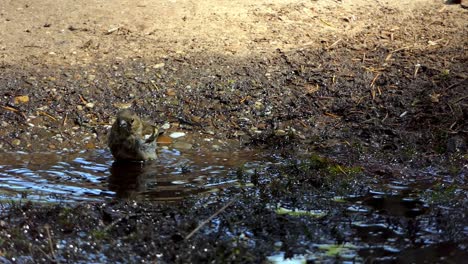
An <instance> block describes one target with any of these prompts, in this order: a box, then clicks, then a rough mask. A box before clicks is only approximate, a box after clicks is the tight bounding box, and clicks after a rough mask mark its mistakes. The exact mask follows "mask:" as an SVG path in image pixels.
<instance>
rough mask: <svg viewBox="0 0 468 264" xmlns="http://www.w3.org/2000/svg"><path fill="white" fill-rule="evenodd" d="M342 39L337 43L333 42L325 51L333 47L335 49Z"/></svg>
mask: <svg viewBox="0 0 468 264" xmlns="http://www.w3.org/2000/svg"><path fill="white" fill-rule="evenodd" d="M342 40H343V39H338V40H337V41H335V42H333V43H332V44H331V45H330V46H328V47H327V49H331V48H333V47H335V46H336V45H338V43H340V42H341V41H342Z"/></svg>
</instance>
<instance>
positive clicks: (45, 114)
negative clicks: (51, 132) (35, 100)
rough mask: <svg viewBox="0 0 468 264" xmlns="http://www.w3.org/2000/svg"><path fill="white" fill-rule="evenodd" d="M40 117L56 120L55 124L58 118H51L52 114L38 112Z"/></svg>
mask: <svg viewBox="0 0 468 264" xmlns="http://www.w3.org/2000/svg"><path fill="white" fill-rule="evenodd" d="M38 113H39V114H40V115H44V116H47V117H48V118H50V119H52V120H54V121H55V122H57V118H55V117H53V116H51V115H50V114H48V113H46V112H43V111H39V112H38Z"/></svg>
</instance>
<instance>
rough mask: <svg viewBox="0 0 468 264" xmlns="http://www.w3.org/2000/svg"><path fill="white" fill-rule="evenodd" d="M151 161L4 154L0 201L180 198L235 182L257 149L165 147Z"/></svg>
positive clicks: (92, 154) (88, 154)
mask: <svg viewBox="0 0 468 264" xmlns="http://www.w3.org/2000/svg"><path fill="white" fill-rule="evenodd" d="M158 155H159V159H158V160H156V161H151V162H147V163H139V162H127V163H116V162H114V160H113V158H112V155H111V154H110V152H109V151H107V150H94V151H82V152H76V153H70V152H61V153H60V152H58V153H24V152H16V153H0V200H19V199H24V198H27V199H29V200H35V201H44V202H73V201H99V200H102V199H105V198H108V197H121V198H132V199H148V200H161V201H162V200H168V201H176V200H180V199H183V198H184V197H186V196H188V195H190V194H195V193H202V192H213V191H216V190H218V189H219V188H223V187H227V186H232V185H235V184H236V182H237V180H236V177H235V172H236V170H237V168H238V167H239V166H244V168H246V169H248V168H249V167H254V166H256V165H258V162H259V160H260V156H261V155H260V154H259V153H258V152H250V151H243V152H228V153H225V152H213V151H211V152H209V153H205V152H202V151H200V150H184V151H180V150H177V149H173V148H172V149H162V150H161V151H160V153H159V154H158Z"/></svg>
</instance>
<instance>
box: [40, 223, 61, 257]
mask: <svg viewBox="0 0 468 264" xmlns="http://www.w3.org/2000/svg"><path fill="white" fill-rule="evenodd" d="M44 228H45V229H46V232H47V239H48V240H49V247H50V253H51V254H52V257H54V260H55V261H56V262H57V263H60V262H59V261H58V259H57V256H56V255H55V251H54V246H53V243H52V237H51V236H50V226H49V225H48V224H46V225H45V226H44Z"/></svg>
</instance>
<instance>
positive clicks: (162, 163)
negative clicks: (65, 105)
mask: <svg viewBox="0 0 468 264" xmlns="http://www.w3.org/2000/svg"><path fill="white" fill-rule="evenodd" d="M282 162H283V161H282V160H281V158H279V157H276V156H274V155H272V154H271V152H269V151H262V150H238V151H232V150H229V151H222V150H219V149H218V150H216V151H213V150H208V148H198V149H186V150H179V149H176V148H172V147H165V148H162V149H160V151H159V159H158V160H156V161H151V162H147V163H138V162H135V163H116V162H114V160H113V158H112V156H111V154H110V152H109V151H108V150H88V151H81V152H57V153H23V152H17V153H1V154H0V200H1V201H2V203H6V202H7V201H10V200H14V201H19V200H31V201H36V202H46V203H55V202H67V203H68V202H70V203H74V202H86V201H106V200H111V199H119V198H122V199H135V200H151V201H155V202H177V201H180V200H183V199H184V198H186V197H188V196H193V195H205V194H212V193H216V192H217V191H219V190H222V189H225V188H230V187H240V186H241V185H242V184H243V185H244V186H245V183H242V184H241V183H239V182H238V170H239V168H241V167H242V172H243V173H254V171H256V172H257V169H259V168H263V170H262V169H259V170H258V171H265V169H264V168H266V167H268V166H276V165H280V164H282ZM423 174H424V173H423ZM425 175H429V177H432V178H433V179H432V180H431V182H428V180H427V178H424V177H420V178H419V181H418V180H415V179H412V180H409V181H400V180H390V181H388V180H382V181H381V182H374V184H373V186H369V191H368V193H367V194H366V195H362V196H353V195H350V196H345V197H342V196H336V197H335V198H334V199H333V200H334V201H333V202H336V203H337V204H343V203H344V204H346V210H347V212H348V213H349V214H350V215H355V216H351V217H350V219H353V220H352V221H351V222H350V226H351V228H352V230H353V235H352V236H354V238H353V239H351V237H350V239H351V241H350V242H347V243H344V244H338V245H337V244H335V243H333V241H330V244H327V243H324V244H316V245H315V248H316V250H315V251H314V252H311V253H310V254H305V255H296V256H292V257H290V258H288V259H285V258H284V252H282V251H280V250H278V251H276V253H275V254H273V255H271V256H270V257H268V260H269V261H270V262H272V263H285V261H286V263H288V262H287V261H293V260H297V261H299V262H300V263H302V262H303V261H307V260H318V261H320V260H323V259H326V258H335V259H336V258H338V259H340V260H342V261H345V262H346V261H358V262H359V261H364V260H365V258H368V257H372V256H376V257H377V258H381V260H383V261H386V260H391V259H392V257H393V256H395V255H404V254H407V257H408V258H409V259H411V258H416V259H417V258H418V254H420V253H421V252H422V251H424V250H426V251H427V250H428V249H429V248H430V249H432V251H431V253H432V254H435V255H434V256H433V257H432V258H431V257H430V258H429V259H428V260H429V261H433V260H438V259H439V258H440V256H442V257H443V256H454V255H455V256H456V255H463V249H462V248H460V246H459V245H458V244H456V243H442V244H440V243H437V240H438V238H437V237H438V234H437V232H439V231H437V230H431V229H430V225H429V224H428V225H427V226H426V228H427V229H426V230H423V231H420V232H419V233H418V236H420V239H421V240H425V241H429V242H428V243H427V244H426V246H425V247H422V248H418V249H415V250H414V252H413V251H411V250H410V251H407V250H406V251H405V252H401V249H402V246H401V245H402V244H405V243H409V241H410V239H414V238H409V237H408V234H407V233H405V231H404V230H401V226H399V225H393V224H392V223H390V222H388V219H387V218H385V217H381V216H382V215H389V216H392V217H399V218H401V219H403V221H407V222H411V221H413V220H414V219H415V218H417V217H421V216H422V217H424V215H425V214H428V212H429V211H430V210H431V206H430V204H428V203H427V201H424V200H423V199H422V196H421V192H422V190H427V188H428V187H430V186H431V184H432V182H433V181H434V178H437V176H436V175H432V174H430V173H425ZM263 176H266V177H268V176H267V175H263ZM440 179H442V180H443V178H442V177H441V178H440ZM247 184H249V186H250V187H252V186H253V184H250V183H247ZM271 209H272V210H275V211H276V212H277V213H278V214H283V215H290V216H292V217H313V218H317V219H319V218H321V217H325V216H326V215H327V211H323V210H317V211H302V210H300V209H299V208H288V207H282V206H281V205H278V206H277V207H275V208H271ZM346 221H349V219H347V220H346ZM465 228H466V227H465ZM465 232H466V230H465ZM350 236H351V234H350ZM358 245H359V246H358ZM434 252H435V253H434ZM387 257H388V259H386V258H387ZM291 263H294V261H293V262H291Z"/></svg>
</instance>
